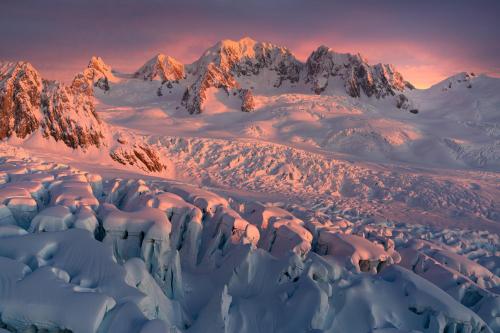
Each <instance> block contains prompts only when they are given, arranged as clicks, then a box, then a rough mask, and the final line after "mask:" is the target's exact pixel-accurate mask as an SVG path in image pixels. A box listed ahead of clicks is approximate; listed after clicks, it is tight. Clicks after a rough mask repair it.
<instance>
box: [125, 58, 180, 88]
mask: <svg viewBox="0 0 500 333" xmlns="http://www.w3.org/2000/svg"><path fill="white" fill-rule="evenodd" d="M134 76H135V77H137V78H143V79H144V80H156V79H159V80H161V81H162V83H166V82H178V81H179V80H182V79H183V78H184V77H185V74H184V65H183V64H182V63H180V62H179V61H177V60H176V59H174V58H172V57H170V56H166V55H164V54H161V53H159V54H157V55H156V56H154V57H153V58H151V59H150V60H148V61H147V62H146V63H145V64H144V65H143V66H142V67H141V68H139V69H138V70H137V71H136V72H135V73H134Z"/></svg>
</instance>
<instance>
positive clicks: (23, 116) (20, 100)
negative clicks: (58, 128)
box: [0, 62, 43, 139]
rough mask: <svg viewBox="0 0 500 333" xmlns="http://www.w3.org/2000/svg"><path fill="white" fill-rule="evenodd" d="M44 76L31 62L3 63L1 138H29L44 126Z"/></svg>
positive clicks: (0, 83)
mask: <svg viewBox="0 0 500 333" xmlns="http://www.w3.org/2000/svg"><path fill="white" fill-rule="evenodd" d="M42 89H43V86H42V78H41V77H40V75H39V74H38V72H37V71H36V70H35V69H34V68H33V67H32V66H31V65H30V64H29V63H27V62H18V63H3V64H0V139H4V138H8V137H10V136H11V135H12V134H15V135H17V136H18V137H19V138H25V137H26V136H27V135H29V134H31V133H33V132H34V131H35V130H36V129H37V128H38V127H39V125H40V121H41V118H42V115H41V110H40V98H41V94H42Z"/></svg>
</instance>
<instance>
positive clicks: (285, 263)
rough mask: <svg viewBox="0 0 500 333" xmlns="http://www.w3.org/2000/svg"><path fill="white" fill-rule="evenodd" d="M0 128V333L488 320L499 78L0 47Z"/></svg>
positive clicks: (488, 327) (493, 269)
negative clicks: (37, 63)
mask: <svg viewBox="0 0 500 333" xmlns="http://www.w3.org/2000/svg"><path fill="white" fill-rule="evenodd" d="M0 140H1V141H0V332H75V333H80V332H82V333H87V332H97V333H105V332H111V333H114V332H117V333H122V332H123V333H127V332H130V333H132V332H141V333H157V332H353V333H357V332H360V333H368V332H374V333H396V332H398V333H399V332H401V333H402V332H427V333H431V332H432V333H433V332H436V333H473V332H474V333H476V332H484V333H486V332H500V79H496V78H491V77H488V76H485V75H480V74H476V73H460V74H457V75H455V76H452V77H450V78H448V79H446V80H444V81H443V82H440V83H438V84H436V85H434V86H432V87H430V88H429V89H416V88H414V87H413V86H412V85H411V83H409V82H407V81H405V80H404V78H403V76H402V75H401V74H400V73H399V72H398V71H397V70H396V69H395V68H394V67H393V66H392V65H385V64H376V65H372V64H369V63H368V61H367V60H366V59H365V58H363V57H362V56H361V55H359V54H357V55H356V54H341V53H336V52H334V51H333V50H332V49H330V48H328V47H326V46H320V47H319V48H318V49H317V50H315V51H314V52H313V53H312V54H311V56H310V57H309V58H308V59H307V61H306V62H302V61H300V60H298V59H297V58H296V57H295V56H294V55H293V53H292V52H291V51H290V50H288V49H287V48H285V47H281V46H276V45H274V44H271V43H261V42H256V41H254V40H252V39H250V38H244V39H241V40H239V41H231V40H224V41H221V42H219V43H217V44H216V45H214V46H213V47H211V48H209V49H208V50H207V51H205V52H204V53H203V55H202V56H201V57H200V58H199V59H198V60H197V61H195V62H194V63H192V64H183V63H182V62H180V61H179V60H176V59H174V58H172V57H171V56H168V55H164V54H158V55H156V56H154V57H152V58H151V59H150V60H148V61H147V62H146V63H145V64H144V65H143V66H141V67H140V68H139V69H138V70H137V71H136V72H134V73H123V72H120V71H117V70H115V69H113V68H112V67H111V66H110V65H109V64H106V63H105V62H104V60H103V59H101V58H99V57H93V58H92V59H91V60H90V62H89V65H88V67H87V68H85V69H84V70H83V71H82V72H81V73H79V74H77V75H76V76H75V78H74V80H73V81H72V82H71V83H69V84H65V83H61V82H57V81H49V80H45V79H44V78H42V77H41V75H40V73H39V72H38V71H37V70H36V69H35V68H34V67H33V66H32V65H31V64H29V63H27V62H17V63H16V62H0Z"/></svg>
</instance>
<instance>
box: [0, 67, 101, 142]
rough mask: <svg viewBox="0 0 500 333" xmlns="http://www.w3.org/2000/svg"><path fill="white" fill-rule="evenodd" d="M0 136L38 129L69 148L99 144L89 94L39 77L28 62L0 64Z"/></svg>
mask: <svg viewBox="0 0 500 333" xmlns="http://www.w3.org/2000/svg"><path fill="white" fill-rule="evenodd" d="M0 119H1V122H0V138H1V139H4V138H8V137H11V136H12V135H15V136H17V137H19V138H21V139H24V138H26V137H27V136H28V135H30V134H32V133H34V132H35V131H37V130H40V132H41V133H42V135H43V136H44V137H47V138H48V137H52V138H53V139H55V140H56V141H62V142H64V143H65V144H66V145H67V146H69V147H71V148H87V147H89V146H97V147H99V146H101V145H102V144H103V138H104V135H103V124H102V123H101V121H100V119H99V118H98V116H97V113H96V112H95V107H94V102H93V95H92V94H87V93H85V92H84V91H83V90H81V89H79V88H78V89H77V88H75V87H74V86H73V85H72V86H66V85H64V84H62V83H59V82H56V81H47V80H43V79H42V77H41V75H40V74H39V73H38V71H37V70H36V69H35V68H34V67H33V66H32V65H31V64H30V63H28V62H17V63H2V64H0Z"/></svg>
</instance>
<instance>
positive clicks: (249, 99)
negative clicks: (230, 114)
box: [239, 89, 255, 112]
mask: <svg viewBox="0 0 500 333" xmlns="http://www.w3.org/2000/svg"><path fill="white" fill-rule="evenodd" d="M239 96H240V98H241V111H243V112H251V111H253V110H254V109H255V101H254V99H253V94H252V91H251V90H249V89H240V90H239Z"/></svg>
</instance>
